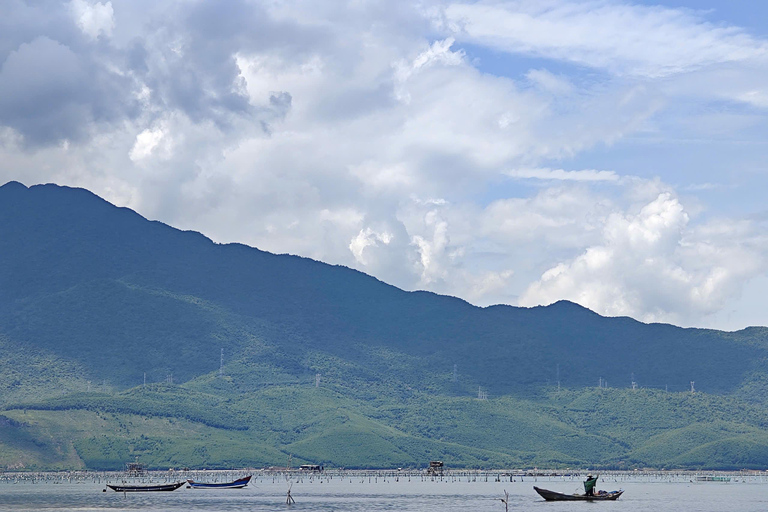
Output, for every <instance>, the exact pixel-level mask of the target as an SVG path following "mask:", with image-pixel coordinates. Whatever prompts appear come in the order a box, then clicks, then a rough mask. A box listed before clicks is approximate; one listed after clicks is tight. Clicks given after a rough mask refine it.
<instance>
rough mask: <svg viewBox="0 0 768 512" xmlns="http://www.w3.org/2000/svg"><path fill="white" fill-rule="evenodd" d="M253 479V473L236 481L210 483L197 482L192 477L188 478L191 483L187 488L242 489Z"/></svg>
mask: <svg viewBox="0 0 768 512" xmlns="http://www.w3.org/2000/svg"><path fill="white" fill-rule="evenodd" d="M250 481H251V475H248V476H246V477H243V478H238V479H237V480H235V481H234V482H223V483H209V482H195V481H194V480H192V479H187V483H188V484H189V485H188V486H187V488H192V489H242V488H243V487H245V486H246V485H248V482H250Z"/></svg>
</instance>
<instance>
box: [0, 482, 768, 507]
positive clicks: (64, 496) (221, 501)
mask: <svg viewBox="0 0 768 512" xmlns="http://www.w3.org/2000/svg"><path fill="white" fill-rule="evenodd" d="M489 480H490V481H484V480H482V479H474V480H473V479H463V480H462V479H443V480H440V479H435V480H432V479H423V478H397V479H395V478H369V477H350V478H339V477H336V478H332V479H327V478H292V479H291V481H290V482H288V481H287V479H286V478H285V477H274V476H273V477H259V476H256V475H255V476H254V479H253V480H252V482H251V485H249V486H248V487H246V488H245V489H223V490H199V489H187V488H186V487H182V488H181V489H179V490H177V491H173V492H155V493H126V494H123V493H116V492H114V491H111V490H108V491H107V492H103V489H104V484H103V483H102V482H96V481H93V480H87V479H85V480H82V481H79V482H77V483H75V482H69V481H63V482H58V483H56V482H50V481H36V482H30V481H18V482H16V483H14V482H12V481H10V482H4V483H0V511H3V512H6V511H7V512H26V511H48V512H75V511H95V512H98V511H139V510H140V511H145V512H176V511H178V512H181V511H192V512H195V511H207V512H228V511H240V510H243V511H244V510H248V511H264V512H271V511H280V512H286V511H287V510H290V511H295V512H303V511H318V512H331V511H333V512H362V511H366V512H370V511H379V510H380V511H402V512H410V511H414V512H415V511H419V512H438V511H454V510H455V511H473V512H485V511H489V512H490V511H493V512H504V511H505V506H504V503H503V502H502V501H501V498H503V497H504V491H507V492H508V493H509V510H515V511H528V510H530V511H534V512H561V511H568V512H571V511H573V512H579V511H582V510H583V511H589V512H595V511H596V510H598V509H599V510H600V511H601V512H602V511H621V512H673V511H674V512H678V511H685V512H723V511H734V512H765V511H767V510H768V482H764V481H762V479H751V480H750V479H742V480H737V479H734V480H732V481H730V482H696V481H693V482H691V481H680V480H679V479H678V480H677V481H670V480H669V479H652V478H650V479H649V478H645V479H632V478H617V479H614V478H608V479H601V481H600V482H599V484H598V487H599V488H601V489H605V490H614V489H619V488H622V489H624V490H625V493H624V495H623V496H622V497H621V498H619V500H618V501H615V502H601V503H589V502H546V501H544V500H543V499H541V498H540V497H539V496H538V495H537V494H536V493H535V492H534V490H533V485H537V486H539V487H545V488H548V489H552V490H555V491H559V492H567V493H568V492H575V491H578V490H579V488H580V486H581V484H580V479H579V478H566V477H553V478H537V479H536V481H534V480H533V479H532V478H526V479H523V481H519V479H518V480H517V481H514V482H510V481H495V480H493V479H489ZM289 487H290V489H291V495H292V496H293V497H294V499H295V503H294V504H293V505H291V506H290V507H289V506H287V505H286V492H287V490H288V488H289Z"/></svg>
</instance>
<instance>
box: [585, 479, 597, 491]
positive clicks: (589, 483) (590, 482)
mask: <svg viewBox="0 0 768 512" xmlns="http://www.w3.org/2000/svg"><path fill="white" fill-rule="evenodd" d="M595 484H597V477H596V476H593V477H592V478H587V479H586V480H585V481H584V492H585V493H586V494H592V491H593V490H594V488H595Z"/></svg>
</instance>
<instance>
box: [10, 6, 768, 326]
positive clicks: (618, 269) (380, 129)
mask: <svg viewBox="0 0 768 512" xmlns="http://www.w3.org/2000/svg"><path fill="white" fill-rule="evenodd" d="M767 121H768V6H763V5H762V4H761V3H759V2H751V1H750V2H747V1H743V2H740V1H719V0H701V1H693V0H680V1H671V0H665V1H662V2H655V1H646V0H644V1H635V2H632V1H620V0H585V1H565V0H535V1H528V0H512V1H507V2H502V1H477V2H471V1H463V2H462V1H439V0H422V1H402V2H397V1H394V2H393V1H392V0H381V1H379V0H370V1H369V0H346V1H345V0H338V1H336V0H326V1H323V2H317V1H309V0H262V1H256V0H253V1H251V0H227V1H201V0H151V1H150V0H110V1H106V2H98V1H93V0H72V1H52V0H36V1H32V0H30V1H22V0H4V1H3V2H1V3H0V183H5V182H7V181H11V180H16V181H20V182H21V183H24V184H25V185H27V186H31V185H35V184H39V183H57V184H60V185H67V186H75V187H83V188H87V189H89V190H91V191H92V192H94V193H96V194H98V195H99V196H101V197H103V198H104V199H106V200H108V201H110V202H112V203H114V204H116V205H119V206H125V207H129V208H131V209H133V210H135V211H137V212H138V213H140V214H141V215H143V216H144V217H146V218H149V219H153V220H159V221H162V222H165V223H166V224H169V225H171V226H174V227H177V228H180V229H185V230H194V231H199V232H201V233H203V234H205V235H206V236H208V237H209V238H211V239H212V240H214V241H215V242H219V243H229V242H240V243H244V244H248V245H250V246H254V247H257V248H259V249H262V250H265V251H270V252H273V253H280V254H283V253H289V254H297V255H301V256H306V257H310V258H313V259H317V260H321V261H324V262H327V263H331V264H338V265H345V266H348V267H351V268H354V269H357V270H360V271H362V272H365V273H367V274H370V275H373V276H375V277H376V278H378V279H380V280H382V281H385V282H387V283H390V284H393V285H395V286H398V287H400V288H403V289H405V290H430V291H433V292H436V293H440V294H447V295H453V296H457V297H461V298H463V299H465V300H467V301H469V302H471V303H472V304H476V305H478V306H488V305H492V304H509V305H513V306H525V307H530V306H536V305H545V304H550V303H552V302H555V301H557V300H561V299H567V300H571V301H574V302H577V303H579V304H581V305H583V306H585V307H588V308H590V309H592V310H593V311H596V312H598V313H600V314H602V315H606V316H630V317H633V318H636V319H638V320H640V321H643V322H665V323H672V324H675V325H680V326H685V327H689V326H690V327H707V328H716V329H724V330H738V329H742V328H744V327H747V326H750V325H768V297H767V296H766V293H765V290H766V289H768V275H767V271H768V231H767V230H766V228H767V227H768V224H767V223H768V206H766V201H765V194H766V191H768V122H767Z"/></svg>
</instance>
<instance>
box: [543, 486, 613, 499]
mask: <svg viewBox="0 0 768 512" xmlns="http://www.w3.org/2000/svg"><path fill="white" fill-rule="evenodd" d="M533 488H534V490H535V491H536V492H537V493H539V495H540V496H541V497H542V498H544V499H545V500H547V501H613V500H617V499H619V496H621V495H622V494H623V493H624V491H611V492H605V491H601V492H599V493H597V494H595V495H593V496H587V495H586V494H563V493H561V492H555V491H550V490H547V489H541V488H539V487H536V486H535V485H534V486H533Z"/></svg>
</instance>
